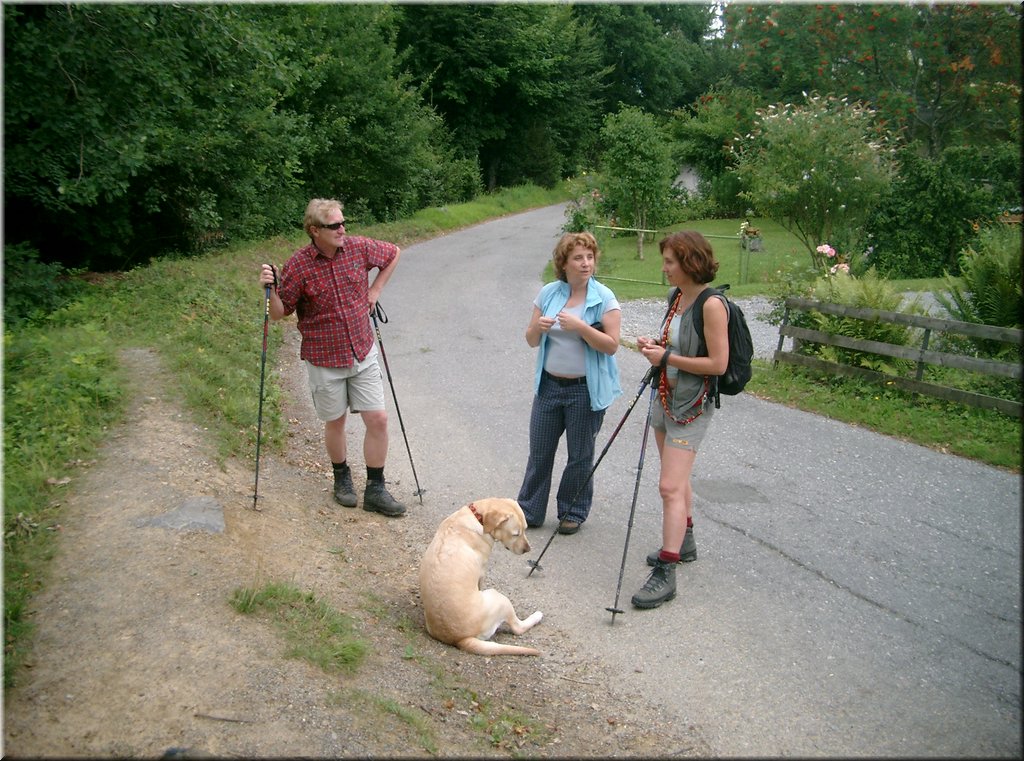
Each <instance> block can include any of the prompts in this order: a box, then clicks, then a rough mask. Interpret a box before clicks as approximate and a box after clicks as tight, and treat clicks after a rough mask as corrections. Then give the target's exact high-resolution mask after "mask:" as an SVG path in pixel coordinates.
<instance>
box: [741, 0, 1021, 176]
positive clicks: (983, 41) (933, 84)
mask: <svg viewBox="0 0 1024 761" xmlns="http://www.w3.org/2000/svg"><path fill="white" fill-rule="evenodd" d="M1020 13H1021V12H1020V7H1019V6H1010V5H1004V4H986V3H980V4H978V3H973V4H968V3H928V4H923V3H922V4H919V3H907V4H886V5H879V4H874V3H863V4H848V3H821V4H800V3H792V4H785V3H782V4H776V3H772V4H768V3H765V4H742V3H729V4H727V5H726V8H725V24H726V35H725V41H724V42H725V44H726V45H727V46H728V47H729V49H730V50H733V51H735V53H736V55H735V57H733V58H732V59H731V61H732V63H733V65H734V66H735V81H736V83H737V84H741V85H745V86H747V87H750V88H751V89H753V90H755V91H757V92H761V93H765V95H766V97H767V98H769V99H772V100H787V99H793V98H797V97H799V95H800V93H801V92H802V91H807V92H809V91H811V90H812V89H818V90H821V91H824V92H833V93H836V94H840V95H842V94H845V95H847V96H849V98H850V99H851V100H868V101H869V102H870V103H871V105H872V107H874V108H875V109H877V111H878V112H879V115H880V118H881V119H883V120H884V121H885V123H886V124H887V125H888V127H889V129H890V130H891V131H892V132H893V133H894V134H900V135H902V136H903V137H904V138H905V139H906V140H907V141H908V142H919V143H921V144H922V145H923V147H924V150H925V151H926V152H927V153H928V155H931V156H937V155H938V154H939V153H940V152H941V151H942V149H943V148H945V147H946V146H948V145H953V144H957V143H976V144H979V145H983V144H985V143H987V142H989V141H991V140H993V139H995V140H1005V139H1007V137H1008V136H1012V135H1015V134H1017V133H1018V132H1019V130H1020V107H1019V99H1020V60H1021V46H1020V43H1021V39H1020V19H1021V15H1020Z"/></svg>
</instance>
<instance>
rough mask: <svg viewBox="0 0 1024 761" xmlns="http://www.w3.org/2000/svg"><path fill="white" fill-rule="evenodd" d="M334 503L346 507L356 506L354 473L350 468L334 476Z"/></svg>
mask: <svg viewBox="0 0 1024 761" xmlns="http://www.w3.org/2000/svg"><path fill="white" fill-rule="evenodd" d="M334 501H335V502H337V503H338V504H339V505H343V506H344V507H355V506H356V501H357V500H356V487H355V486H354V485H353V483H352V471H351V470H349V469H348V468H345V470H344V471H339V472H337V473H335V475H334Z"/></svg>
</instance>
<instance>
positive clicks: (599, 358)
mask: <svg viewBox="0 0 1024 761" xmlns="http://www.w3.org/2000/svg"><path fill="white" fill-rule="evenodd" d="M570 292H571V289H570V288H569V284H568V283H566V282H565V281H564V280H555V281H554V282H553V283H548V284H547V285H545V286H544V287H543V288H541V290H540V295H539V296H538V297H537V301H538V302H539V303H540V312H541V314H542V315H543V316H544V317H555V316H557V315H558V313H559V312H561V311H562V309H563V308H564V307H565V305H566V303H567V302H568V301H569V294H570ZM609 298H615V294H614V293H612V291H611V289H610V288H608V286H606V285H602V284H601V283H599V282H597V280H595V279H594V278H590V281H589V282H588V283H587V299H586V302H585V304H584V307H583V321H584V322H586V323H587V324H588V325H593V324H594V323H595V322H600V321H601V317H602V316H603V315H604V303H605V301H607V300H608V299H609ZM539 348H540V351H538V352H537V372H536V375H535V377H534V384H533V392H534V393H535V394H536V393H537V392H538V391H539V390H540V379H541V374H542V373H543V371H544V357H545V352H546V351H547V335H543V336H541V340H540V347H539ZM584 363H585V367H586V373H587V391H589V392H590V409H592V410H594V411H595V412H596V411H597V410H603V409H607V408H608V406H609V405H611V403H612V402H614V401H615V400H616V399H617V398H618V397H619V396H620V395H621V394H622V388H621V386H619V365H618V363H617V362H616V361H615V355H614V354H605V353H604V352H600V351H597V350H596V349H594V348H593V347H592V346H591V345H590V344H587V345H586V351H585V352H584Z"/></svg>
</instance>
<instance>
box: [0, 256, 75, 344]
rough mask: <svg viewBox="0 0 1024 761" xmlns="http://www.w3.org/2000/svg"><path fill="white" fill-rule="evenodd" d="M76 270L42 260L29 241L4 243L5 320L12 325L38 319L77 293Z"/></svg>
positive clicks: (9, 325) (8, 324)
mask: <svg viewBox="0 0 1024 761" xmlns="http://www.w3.org/2000/svg"><path fill="white" fill-rule="evenodd" d="M76 272H77V270H68V269H66V268H65V267H64V266H63V265H62V264H59V263H57V262H52V263H49V264H48V263H46V262H41V261H39V252H38V251H36V249H35V248H34V247H33V246H31V245H29V244H27V243H18V244H16V245H10V246H4V322H5V323H6V324H7V326H8V327H12V326H15V325H18V324H20V323H24V322H35V321H38V320H40V319H42V318H43V317H45V316H46V315H48V314H50V313H51V312H53V311H54V310H56V309H58V308H59V307H61V306H63V305H64V304H65V303H67V302H68V301H70V300H71V299H72V298H74V296H75V295H76V294H77V292H78V286H77V285H76V283H75V282H74V280H73V279H72V275H74V274H76Z"/></svg>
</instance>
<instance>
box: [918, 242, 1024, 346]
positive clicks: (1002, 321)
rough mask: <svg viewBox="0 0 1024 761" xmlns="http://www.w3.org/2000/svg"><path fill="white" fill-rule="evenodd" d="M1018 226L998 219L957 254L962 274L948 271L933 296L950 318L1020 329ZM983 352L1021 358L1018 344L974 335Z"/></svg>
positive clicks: (1023, 316) (1023, 302) (1023, 301)
mask: <svg viewBox="0 0 1024 761" xmlns="http://www.w3.org/2000/svg"><path fill="white" fill-rule="evenodd" d="M1021 276H1022V273H1021V229H1020V225H1006V224H1002V223H997V224H995V225H993V226H991V227H987V228H985V229H984V230H982V231H981V233H980V235H979V236H978V241H977V243H976V244H975V245H974V246H969V247H967V248H966V249H964V251H963V252H962V254H961V255H960V278H959V279H957V278H953V277H952V276H950V275H948V274H947V275H946V281H945V292H943V291H936V292H935V298H936V300H937V301H938V302H939V303H940V304H941V305H942V306H943V307H944V308H945V310H946V311H947V312H948V313H949V315H950V317H952V318H953V319H954V320H960V321H961V322H973V323H977V324H981V325H995V326H997V327H1002V328H1020V327H1021V326H1022V325H1024V297H1022V294H1021ZM973 343H974V347H975V350H976V351H978V352H979V353H981V354H982V355H983V356H988V357H999V356H1007V355H1010V354H1011V352H1012V354H1013V355H1015V356H1016V357H1017V358H1019V357H1020V348H1021V347H1019V346H1018V347H1012V346H1007V345H1006V344H1004V343H998V342H993V341H984V340H980V339H976V340H974V342H973Z"/></svg>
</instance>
